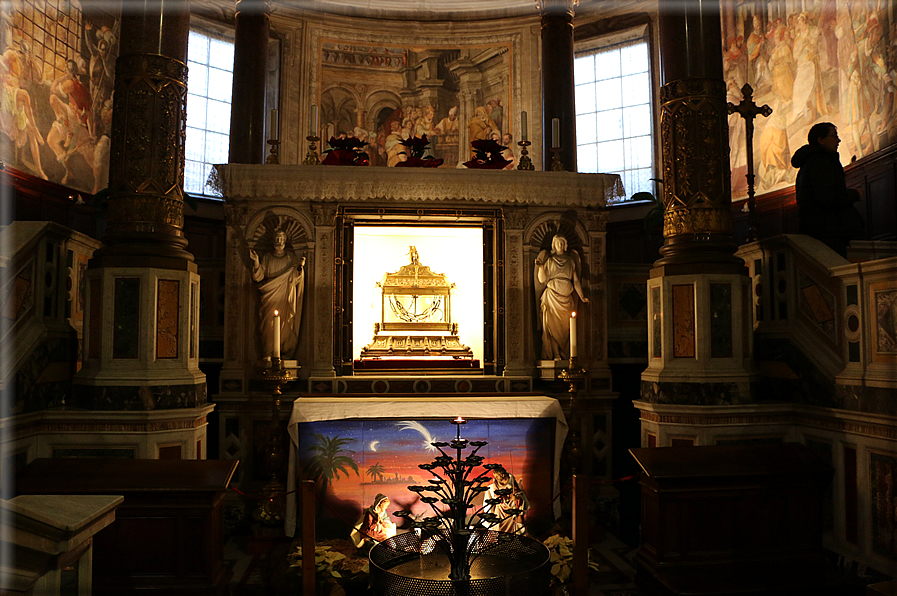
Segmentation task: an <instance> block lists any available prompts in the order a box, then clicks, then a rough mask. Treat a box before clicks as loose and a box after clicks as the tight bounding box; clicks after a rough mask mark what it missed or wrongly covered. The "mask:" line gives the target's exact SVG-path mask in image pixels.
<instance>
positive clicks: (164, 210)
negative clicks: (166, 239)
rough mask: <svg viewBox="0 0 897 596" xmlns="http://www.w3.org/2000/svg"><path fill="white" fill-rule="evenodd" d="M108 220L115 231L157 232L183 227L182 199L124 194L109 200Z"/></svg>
mask: <svg viewBox="0 0 897 596" xmlns="http://www.w3.org/2000/svg"><path fill="white" fill-rule="evenodd" d="M108 214H109V221H110V222H112V221H114V222H115V224H116V230H117V231H135V232H138V231H139V232H158V231H166V232H167V231H168V230H161V229H159V228H161V227H162V226H171V227H175V228H179V229H180V228H183V227H184V203H183V200H181V199H177V198H171V197H165V196H158V195H125V196H119V197H117V198H115V200H111V201H109V211H108Z"/></svg>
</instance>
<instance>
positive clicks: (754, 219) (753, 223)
mask: <svg viewBox="0 0 897 596" xmlns="http://www.w3.org/2000/svg"><path fill="white" fill-rule="evenodd" d="M741 93H742V95H744V99H742V100H741V103H739V104H738V105H737V106H736V105H735V104H733V103H732V102H729V103H728V106H729V113H730V114H734V113H735V112H738V114H739V115H741V117H742V118H744V126H745V133H746V134H745V136H746V137H747V174H746V175H745V177H746V178H747V183H748V242H755V241H756V240H757V235H758V233H759V232H760V222H759V218H758V216H757V206H756V204H755V202H754V118H756V117H757V116H758V115H763V116H767V117H768V116H769V115H770V114H772V108H770V107H769V106H768V105H765V104H764V105H762V106H758V105H757V104H756V103H754V97H753V95H754V89H753V88H752V87H751V86H750V85H748V84H747V83H745V84H744V87H742V88H741Z"/></svg>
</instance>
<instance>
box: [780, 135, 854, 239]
mask: <svg viewBox="0 0 897 596" xmlns="http://www.w3.org/2000/svg"><path fill="white" fill-rule="evenodd" d="M840 142H841V139H839V138H838V129H837V127H835V125H834V124H832V123H831V122H820V123H819V124H814V125H813V127H812V128H810V132H809V134H807V144H806V145H804V146H803V147H801V148H800V149H798V150H797V151H795V152H794V155H793V156H792V157H791V165H792V166H794V167H795V168H800V171H799V172H798V173H797V185H796V192H797V209H798V216H799V220H800V224H799V231H800V233H801V234H807V235H809V236H812V237H813V238H816V239H817V240H821V241H822V242H824V243H825V244H826V245H827V246H829V247H830V248H831V249H832V250H834V251H835V252H837V253H838V254H839V255H841V256H842V257H846V256H847V245H848V244H850V241H851V240H852V239H854V238H856V237H858V236H859V235H860V234H862V232H863V228H864V225H863V218H862V217H861V216H860V213H859V212H858V211H857V210H856V208H855V207H854V206H853V204H854V203H856V202H857V201H859V200H860V193H859V192H857V191H856V190H855V189H852V188H847V183H846V182H845V180H844V168H843V166H841V158H840V157H839V156H838V144H839V143H840Z"/></svg>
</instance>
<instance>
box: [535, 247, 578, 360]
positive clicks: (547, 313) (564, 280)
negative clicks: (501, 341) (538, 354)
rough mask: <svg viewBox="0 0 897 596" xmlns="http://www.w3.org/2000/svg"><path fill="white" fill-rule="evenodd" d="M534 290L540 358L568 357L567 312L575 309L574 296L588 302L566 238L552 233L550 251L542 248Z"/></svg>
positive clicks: (560, 358)
mask: <svg viewBox="0 0 897 596" xmlns="http://www.w3.org/2000/svg"><path fill="white" fill-rule="evenodd" d="M535 265H536V266H535V277H536V279H535V282H536V290H537V292H538V291H539V290H540V289H541V295H540V297H539V301H540V304H541V313H540V317H539V322H540V324H541V327H542V359H543V360H565V359H567V358H569V357H570V315H571V314H572V313H573V312H575V311H576V297H577V296H579V299H580V300H582V301H583V302H588V301H589V299H588V298H586V297H585V294H584V293H583V291H582V283H581V282H580V262H579V253H577V252H576V251H575V250H573V251H570V252H567V239H566V238H565V237H563V236H561V235H556V236H555V237H554V238H552V240H551V254H549V253H548V251H547V250H543V251H542V252H540V253H539V256H538V257H536V261H535Z"/></svg>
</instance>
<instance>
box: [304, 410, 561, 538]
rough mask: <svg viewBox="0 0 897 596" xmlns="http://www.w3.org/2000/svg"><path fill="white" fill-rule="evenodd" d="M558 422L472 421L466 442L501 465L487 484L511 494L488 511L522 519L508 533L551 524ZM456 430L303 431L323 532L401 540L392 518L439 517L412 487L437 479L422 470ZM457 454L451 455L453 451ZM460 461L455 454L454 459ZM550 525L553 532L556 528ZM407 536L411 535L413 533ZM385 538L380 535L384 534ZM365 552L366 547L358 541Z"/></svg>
mask: <svg viewBox="0 0 897 596" xmlns="http://www.w3.org/2000/svg"><path fill="white" fill-rule="evenodd" d="M554 427H555V420H554V418H533V419H526V418H513V419H511V418H508V419H489V420H468V421H467V423H466V427H465V428H464V429H463V436H464V437H465V438H467V439H468V440H471V441H488V445H486V446H485V447H483V449H482V450H481V451H480V452H479V455H481V456H483V458H484V463H485V464H489V463H493V464H500V465H501V467H500V468H496V469H494V470H491V478H490V480H489V482H488V483H487V485H488V486H490V487H491V488H490V490H491V492H487V496H486V497H480V498H479V499H478V502H477V503H476V504H477V506H478V507H480V506H483V504H484V502H483V499H484V498H494V496H495V491H496V490H501V489H504V488H511V489H513V490H512V491H511V494H510V495H508V499H507V501H508V502H507V503H505V502H502V503H497V504H494V505H492V506H489V505H486V510H488V511H493V512H495V513H496V514H499V513H501V512H502V511H503V510H504V509H512V508H513V509H520V510H522V511H523V513H522V514H521V515H519V516H514V517H513V518H509V519H508V520H505V521H504V522H503V524H504V525H503V526H502V527H501V528H493V529H500V530H501V531H507V532H512V533H521V534H522V533H525V532H526V531H527V529H526V528H527V525H532V524H535V527H541V526H540V525H539V524H541V523H547V522H548V520H549V519H550V518H552V515H544V514H545V513H546V511H547V510H548V509H549V508H550V507H549V506H550V504H551V498H552V487H553V486H554V476H555V473H556V471H555V470H554V465H553V461H554V449H555V446H554ZM453 431H454V428H453V427H451V426H450V425H447V424H446V423H445V421H443V420H431V419H408V420H402V419H395V420H380V419H378V420H373V419H371V420H333V421H318V422H304V423H300V425H299V462H300V463H299V465H300V468H301V475H302V477H303V478H306V479H310V480H314V481H315V490H316V491H317V494H318V496H319V497H320V499H319V507H318V510H317V520H316V522H315V524H316V527H317V528H318V531H319V532H321V533H324V534H333V535H334V537H346V536H348V535H349V533H350V532H351V531H352V530H353V528H355V527H356V526H359V523H361V524H364V523H367V526H376V528H377V529H378V530H382V532H383V536H384V537H386V536H388V535H392V534H394V533H395V531H396V529H395V527H392V526H390V524H398V525H399V528H400V529H401V527H402V522H403V521H404V520H402V519H400V518H399V517H395V516H393V515H392V514H393V513H394V512H396V511H402V510H408V511H410V512H411V514H412V516H415V517H418V518H422V517H424V516H430V515H432V510H431V509H430V507H429V505H427V504H426V503H425V502H423V501H421V495H420V494H419V493H415V492H412V491H409V490H408V486H413V485H421V484H423V485H426V484H427V483H428V481H429V479H430V478H433V476H432V475H431V474H430V473H429V472H428V471H427V470H425V469H421V468H420V467H419V466H420V464H427V463H429V462H430V461H432V460H433V458H435V457H437V456H439V455H440V453H439V450H438V449H437V447H435V446H433V445H432V443H434V442H439V441H450V440H451V439H453V438H454V433H453ZM450 451H451V450H450ZM452 453H454V452H452ZM549 525H550V524H549ZM406 529H407V528H406ZM378 535H379V534H378ZM355 538H357V539H358V545H360V544H361V543H362V539H361V537H359V536H355Z"/></svg>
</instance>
